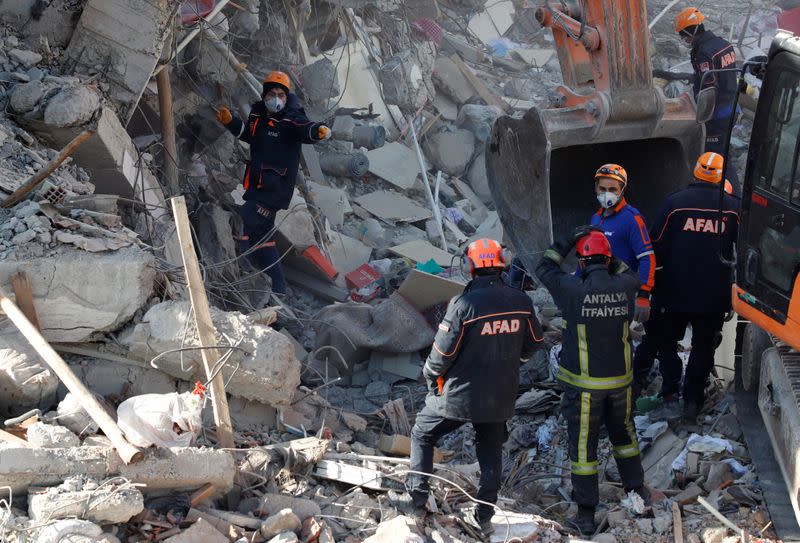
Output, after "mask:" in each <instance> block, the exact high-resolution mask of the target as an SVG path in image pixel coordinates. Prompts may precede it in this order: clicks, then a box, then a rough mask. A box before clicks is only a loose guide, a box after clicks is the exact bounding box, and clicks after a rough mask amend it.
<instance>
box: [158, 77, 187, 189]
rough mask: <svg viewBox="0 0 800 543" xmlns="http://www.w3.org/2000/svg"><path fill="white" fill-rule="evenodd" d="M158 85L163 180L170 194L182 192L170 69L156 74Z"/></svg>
mask: <svg viewBox="0 0 800 543" xmlns="http://www.w3.org/2000/svg"><path fill="white" fill-rule="evenodd" d="M156 84H157V85H158V113H159V116H160V117H161V142H162V143H163V144H164V151H163V153H162V166H163V178H162V181H163V183H164V185H165V188H166V189H167V192H168V193H169V194H168V195H169V196H177V195H179V194H180V193H181V188H180V183H179V180H178V146H177V144H176V143H175V118H174V115H173V113H172V84H171V83H170V81H169V70H161V71H160V72H158V74H156Z"/></svg>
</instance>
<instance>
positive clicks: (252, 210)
mask: <svg viewBox="0 0 800 543" xmlns="http://www.w3.org/2000/svg"><path fill="white" fill-rule="evenodd" d="M291 87H292V83H291V81H290V80H289V76H287V75H286V74H285V73H283V72H277V71H275V72H272V73H270V74H269V75H268V76H267V77H266V78H265V79H264V85H263V93H262V100H261V101H260V102H256V103H255V104H253V105H252V106H251V109H250V116H249V117H248V118H247V120H246V121H243V120H242V119H239V118H238V117H234V116H233V115H232V114H231V112H230V110H229V109H228V108H227V107H220V108H219V109H218V110H217V120H218V121H219V122H220V123H222V124H223V125H225V127H226V128H227V129H228V131H229V132H230V133H231V134H233V135H234V136H236V137H237V138H239V139H240V140H242V141H243V142H245V143H248V144H249V145H250V162H249V164H248V165H247V168H246V169H245V173H244V181H243V185H244V190H245V192H244V199H245V203H244V205H243V206H242V207H241V209H240V214H241V216H242V222H243V223H244V232H243V233H244V238H245V239H246V240H247V242H248V245H249V246H250V249H251V250H252V259H253V261H254V263H255V264H256V266H258V268H259V269H260V270H264V271H266V272H267V274H268V275H269V276H270V278H271V279H272V291H273V292H277V293H281V294H282V293H285V292H286V280H285V279H284V277H283V271H282V269H281V266H280V262H279V258H278V250H277V249H276V247H275V242H274V241H273V239H272V237H273V234H274V227H275V214H276V213H277V212H278V210H281V209H288V208H289V203H290V202H291V200H292V193H293V192H294V185H295V179H296V177H297V168H298V165H299V164H300V149H301V147H300V146H301V144H303V143H316V142H318V141H322V140H324V139H328V138H329V137H330V134H331V131H330V129H329V128H328V127H327V126H325V125H324V124H322V123H315V122H311V121H309V120H308V117H306V113H305V111H303V108H302V107H301V106H300V101H299V99H298V98H297V95H295V94H294V93H292V92H291Z"/></svg>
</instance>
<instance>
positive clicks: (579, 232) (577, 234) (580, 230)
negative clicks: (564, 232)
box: [572, 224, 603, 245]
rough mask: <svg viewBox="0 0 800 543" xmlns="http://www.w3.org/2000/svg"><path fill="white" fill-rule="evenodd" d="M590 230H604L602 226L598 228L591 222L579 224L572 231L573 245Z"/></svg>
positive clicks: (601, 231)
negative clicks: (590, 223)
mask: <svg viewBox="0 0 800 543" xmlns="http://www.w3.org/2000/svg"><path fill="white" fill-rule="evenodd" d="M589 232H600V233H601V234H602V233H603V230H602V229H601V228H598V227H596V226H591V225H589V224H585V225H583V226H579V227H577V228H576V229H575V230H574V231H573V232H572V243H573V245H574V244H576V243H578V240H580V239H581V238H582V237H584V236H585V235H587V234H588V233H589Z"/></svg>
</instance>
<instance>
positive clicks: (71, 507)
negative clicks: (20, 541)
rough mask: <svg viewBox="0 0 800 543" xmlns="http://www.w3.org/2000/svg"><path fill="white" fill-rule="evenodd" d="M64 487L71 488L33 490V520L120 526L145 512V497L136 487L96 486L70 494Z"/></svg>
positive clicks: (30, 497) (30, 507)
mask: <svg viewBox="0 0 800 543" xmlns="http://www.w3.org/2000/svg"><path fill="white" fill-rule="evenodd" d="M79 484H80V481H79ZM65 486H69V485H67V484H64V485H61V486H59V487H51V488H48V489H45V490H38V489H36V490H34V489H32V490H30V491H29V493H28V516H29V517H30V519H31V520H35V521H49V520H56V519H66V518H73V517H77V518H80V519H84V520H90V521H92V522H97V523H98V524H117V523H120V522H128V521H129V520H130V519H131V517H134V516H136V515H138V514H139V513H141V512H142V510H144V498H143V497H142V493H141V492H140V491H139V489H137V488H124V487H122V486H120V485H119V484H103V485H102V486H101V487H99V488H98V487H97V484H96V483H95V484H94V487H93V488H90V489H82V490H77V491H71V490H67V489H65V488H64V487H65ZM81 486H82V487H83V486H84V485H82V484H81Z"/></svg>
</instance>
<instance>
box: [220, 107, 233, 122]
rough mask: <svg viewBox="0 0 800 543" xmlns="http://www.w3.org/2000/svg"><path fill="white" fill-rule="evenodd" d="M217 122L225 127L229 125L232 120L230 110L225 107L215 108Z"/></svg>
mask: <svg viewBox="0 0 800 543" xmlns="http://www.w3.org/2000/svg"><path fill="white" fill-rule="evenodd" d="M217 120H218V121H219V122H220V123H222V124H224V125H225V126H227V125H229V124H231V121H232V120H233V115H231V110H230V109H228V108H226V107H225V106H221V107H219V108H217Z"/></svg>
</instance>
